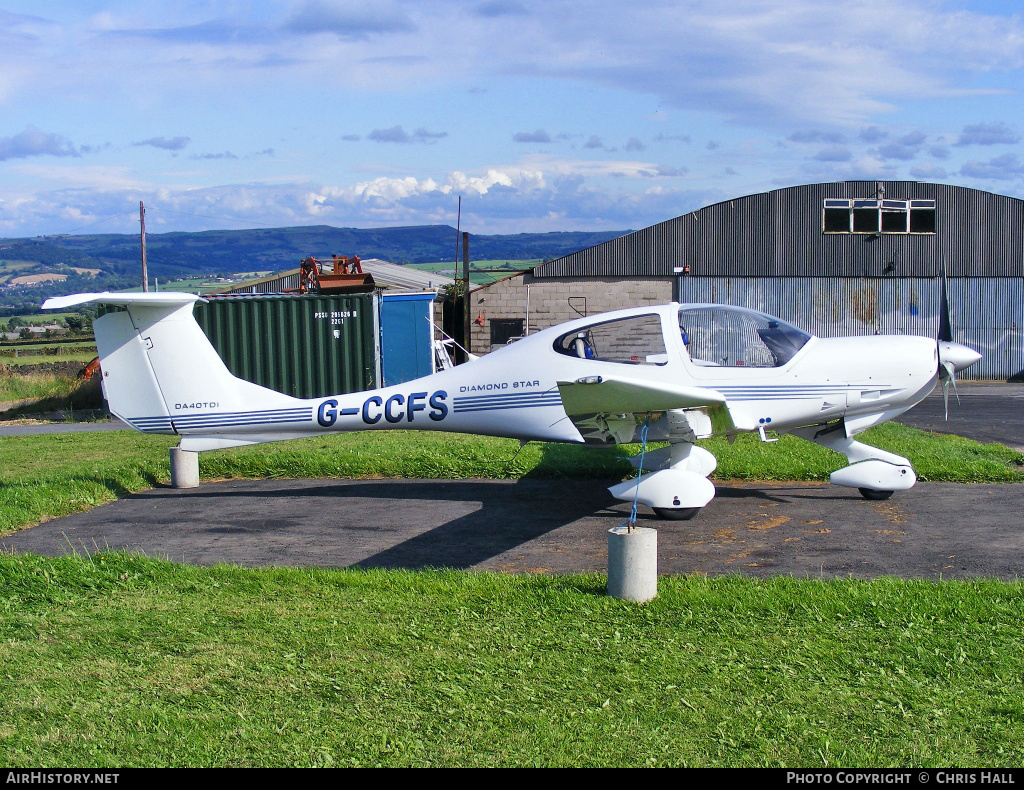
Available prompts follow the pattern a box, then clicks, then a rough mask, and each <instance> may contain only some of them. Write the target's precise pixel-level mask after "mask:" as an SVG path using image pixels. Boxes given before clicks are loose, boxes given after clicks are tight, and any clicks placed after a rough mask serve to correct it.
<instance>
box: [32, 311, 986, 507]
mask: <svg viewBox="0 0 1024 790" xmlns="http://www.w3.org/2000/svg"><path fill="white" fill-rule="evenodd" d="M199 300H200V297H198V296H194V295H191V294H178V293H121V294H112V293H101V294H79V295H76V296H66V297H57V298H53V299H49V300H47V301H46V303H45V304H44V305H43V307H44V308H46V309H51V310H52V309H66V308H69V307H73V306H76V305H80V304H85V303H90V302H91V303H98V304H105V305H112V306H118V307H121V308H124V309H122V310H119V311H111V312H108V313H106V314H105V315H103V316H102V317H100V318H97V319H96V321H95V323H94V328H95V333H96V343H97V346H98V349H99V355H100V360H101V369H102V371H103V378H102V381H103V389H104V393H105V395H106V398H107V401H108V403H109V406H110V409H111V411H112V412H113V413H114V414H115V415H116V416H118V417H119V418H120V419H122V420H124V421H125V422H127V423H128V424H130V425H132V426H133V427H135V428H136V429H137V430H139V431H143V432H146V433H160V434H172V435H175V434H176V435H179V436H181V444H180V446H181V449H183V450H188V451H202V450H215V449H220V448H225V447H236V446H240V445H247V444H257V443H260V442H271V441H277V440H281V439H293V438H299V437H304V436H311V435H314V434H322V433H337V432H343V431H366V430H387V429H401V430H430V431H456V432H461V433H474V434H487V435H492V436H506V437H511V438H515V439H520V440H522V441H524V442H525V441H532V440H537V441H548V442H576V443H586V444H592V445H601V446H608V445H615V444H625V443H632V442H637V441H639V440H640V439H641V438H643V439H645V440H646V441H651V442H655V441H657V442H668V443H669V446H668V447H665V448H662V449H659V450H656V451H654V452H649V453H646V454H645V459H644V464H645V467H646V469H647V471H645V472H644V473H643V474H641V475H640V476H638V477H637V478H636V479H632V480H629V481H626V482H624V483H620V484H618V485H615V486H612V487H611V488H610V491H611V492H612V494H613V495H614V496H616V497H618V498H619V499H623V500H626V501H632V500H633V499H634V498H636V500H637V501H639V502H641V503H643V504H645V505H648V506H650V507H651V508H653V509H654V511H655V512H656V513H657V514H658V515H660V516H661V517H663V518H671V519H687V518H692V517H693V516H694V515H695V514H696V513H697V512H698V511H699V510H700V508H702V507H703V506H704V505H706V504H707V503H708V502H710V501H711V499H712V498H713V497H714V495H715V488H714V485H713V484H712V483H711V482H710V481H709V480H708V479H707V478H708V475H710V474H711V473H712V472H713V471H714V469H715V467H716V466H717V460H716V459H715V457H714V456H713V455H712V454H711V453H710V452H708V451H707V450H705V449H704V448H702V447H699V446H697V444H696V442H697V441H698V440H700V439H704V438H707V437H709V436H712V435H714V434H724V435H726V436H728V437H734V436H735V435H736V434H738V433H741V432H755V433H757V434H759V435H760V437H761V439H762V440H763V441H773V438H772V437H773V436H774V435H777V434H782V433H789V434H793V435H795V436H799V437H801V438H803V439H806V440H808V441H811V442H814V443H816V444H819V445H822V446H824V447H828V448H831V449H833V450H836V451H837V452H839V453H842V454H843V455H845V456H846V458H847V459H848V461H849V465H848V466H846V467H843V468H842V469H839V470H838V471H836V472H835V473H833V474H832V477H831V480H832V482H833V483H835V484H837V485H841V486H850V487H853V488H858V489H860V491H861V493H862V494H863V496H865V497H866V498H868V499H884V498H886V497H888V496H890V495H891V494H892V493H893V492H894V491H899V490H904V489H907V488H910V487H911V486H912V485H914V483H915V482H916V479H917V478H916V475H915V474H914V470H913V469H912V468H911V465H910V462H909V461H908V460H907V459H906V458H903V457H901V456H898V455H894V454H893V453H889V452H886V451H884V450H880V449H878V448H875V447H870V446H868V445H865V444H862V443H860V442H857V441H855V440H854V438H853V437H854V436H856V435H857V434H859V433H861V432H862V431H864V430H866V429H868V428H870V427H871V426H874V425H878V424H880V423H883V422H885V421H887V420H891V419H892V418H894V417H896V416H897V415H899V414H902V413H903V412H905V411H906V410H908V409H910V408H911V407H912V406H914V405H915V404H917V403H919V402H920V401H921V400H922V399H923V398H924V397H925V396H926V395H928V394H929V393H930V392H931V391H932V389H933V388H934V387H935V385H936V383H937V382H940V381H941V382H942V383H943V385H945V384H949V383H953V384H954V386H955V382H954V377H955V374H956V372H957V371H959V370H962V369H963V368H965V367H967V366H968V365H971V364H973V363H974V362H976V361H977V360H979V359H980V358H981V356H980V355H979V354H978V353H977V352H975V351H973V350H972V349H970V348H967V347H966V346H962V345H959V344H957V343H951V342H937V341H936V340H935V339H933V338H927V337H911V336H877V335H876V336H866V337H842V338H817V337H814V336H812V335H810V334H808V333H806V332H804V331H802V330H801V329H798V328H797V327H795V326H792V325H791V324H788V323H786V322H785V321H782V320H780V319H778V318H773V317H772V316H768V315H765V314H763V313H759V312H756V311H753V310H748V309H745V308H740V307H732V306H728V305H720V304H676V303H673V304H667V305H662V306H659V307H638V308H632V309H629V310H619V311H616V312H611V313H605V314H602V315H595V316H591V317H588V318H581V319H577V320H574V321H570V322H568V323H566V324H562V325H560V326H556V327H552V328H551V329H546V330H544V331H542V332H537V333H536V334H532V335H529V336H528V337H524V338H522V339H521V340H518V341H517V342H515V343H513V344H510V345H507V346H505V347H502V348H500V349H498V350H496V351H494V352H492V353H491V354H488V355H486V356H484V357H481V358H479V359H476V360H474V361H472V362H470V363H467V364H464V365H460V366H457V367H451V368H448V369H445V370H440V371H438V372H437V373H434V374H432V375H429V376H425V377H423V378H419V379H415V380H413V381H408V382H405V383H403V384H399V385H396V386H392V387H384V388H381V389H376V390H370V391H367V392H358V393H349V394H339V395H335V396H332V397H324V398H315V399H310V400H302V399H298V398H293V397H290V396H288V395H283V394H281V393H279V392H275V391H274V390H270V389H266V388H265V387H260V386H258V385H256V384H252V383H251V382H248V381H244V380H242V379H238V378H235V377H234V376H232V375H231V373H230V372H229V371H228V369H227V368H226V367H225V366H224V363H223V362H222V361H221V359H220V357H219V356H218V355H217V353H216V351H214V349H213V347H212V346H211V345H210V343H209V341H208V340H207V338H206V335H205V334H203V331H202V330H201V329H200V328H199V325H198V324H197V323H196V321H195V319H194V317H193V315H192V306H193V303H194V302H196V301H199ZM769 434H772V436H770V435H769ZM642 471H643V470H642Z"/></svg>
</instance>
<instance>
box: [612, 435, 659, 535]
mask: <svg viewBox="0 0 1024 790" xmlns="http://www.w3.org/2000/svg"><path fill="white" fill-rule="evenodd" d="M650 421H651V417H650V415H648V416H647V419H646V420H644V424H643V427H641V428H640V466H639V467H638V468H637V473H636V481H637V482H636V486H635V487H634V488H633V508H632V509H631V510H630V511H629V519H627V520H626V521H623V522H622V523H621V524H619V526H620V527H625V528H626V531H627V532H629V531H632V529H633V525H634V524H636V500H637V497H639V496H640V477H641V476H642V475H643V473H644V456H645V455H646V454H647V424H648V423H649V422H650Z"/></svg>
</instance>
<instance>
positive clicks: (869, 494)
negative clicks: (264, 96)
mask: <svg viewBox="0 0 1024 790" xmlns="http://www.w3.org/2000/svg"><path fill="white" fill-rule="evenodd" d="M857 490H858V491H860V495H861V496H862V497H864V498H865V499H870V500H872V501H873V502H880V501H882V500H883V499H888V498H889V497H891V496H892V491H879V490H878V489H875V488H858V489H857Z"/></svg>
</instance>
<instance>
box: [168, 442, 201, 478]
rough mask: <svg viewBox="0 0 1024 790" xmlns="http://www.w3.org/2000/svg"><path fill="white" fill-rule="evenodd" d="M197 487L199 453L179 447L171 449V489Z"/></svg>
mask: <svg viewBox="0 0 1024 790" xmlns="http://www.w3.org/2000/svg"><path fill="white" fill-rule="evenodd" d="M198 485H199V453H191V452H188V451H187V450H182V449H181V448H180V447H172V448H171V487H172V488H196V487H197V486H198Z"/></svg>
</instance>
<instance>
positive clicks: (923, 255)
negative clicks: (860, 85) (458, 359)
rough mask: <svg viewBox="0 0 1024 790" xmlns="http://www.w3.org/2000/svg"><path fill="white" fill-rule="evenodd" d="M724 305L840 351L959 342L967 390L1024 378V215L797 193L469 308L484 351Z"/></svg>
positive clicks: (555, 269) (998, 205) (1010, 202)
mask: <svg viewBox="0 0 1024 790" xmlns="http://www.w3.org/2000/svg"><path fill="white" fill-rule="evenodd" d="M673 300H674V301H680V302H723V303H727V304H733V305H740V306H744V307H750V308H753V309H756V310H761V311H763V312H766V313H769V314H772V315H777V316H778V317H780V318H783V319H785V320H787V321H789V322H791V323H794V324H796V325H798V326H801V327H802V328H804V329H806V330H808V331H810V332H813V333H814V334H817V335H820V336H823V337H829V336H839V335H862V334H914V335H926V336H931V337H935V336H936V335H937V334H938V333H939V332H940V330H941V329H944V328H945V325H946V322H947V321H948V328H949V330H950V334H951V336H952V339H953V340H955V341H957V342H959V343H964V344H966V345H968V346H971V347H973V348H975V349H977V350H978V351H980V352H981V353H982V354H984V359H983V360H982V361H981V362H980V363H978V364H976V365H974V366H972V367H971V368H969V369H967V370H966V371H964V373H965V374H966V375H965V378H974V379H1003V380H1007V379H1020V378H1024V345H1022V343H1021V337H1020V328H1021V326H1022V325H1024V201H1022V200H1019V199H1017V198H1012V197H1006V196H1004V195H996V194H993V193H990V192H983V191H980V190H977V189H970V188H967V187H960V186H951V185H948V184H929V183H919V182H914V181H846V182H836V183H828V184H809V185H804V186H796V187H787V188H785V189H777V190H774V191H771V192H764V193H760V194H755V195H748V196H746V197H741V198H736V199H734V200H728V201H724V202H722V203H716V204H714V205H711V206H707V207H705V208H702V209H699V210H697V211H693V212H691V213H689V214H684V215H683V216H681V217H676V218H675V219H671V220H667V221H666V222H661V223H659V224H657V225H653V226H651V227H649V228H645V229H643V230H639V231H636V232H634V233H630V234H627V235H625V236H622V237H620V238H618V239H613V240H612V241H608V242H605V243H604V244H599V245H597V246H595V247H590V248H589V249H586V250H581V251H580V252H577V253H574V254H572V255H568V256H565V257H563V258H559V259H557V260H553V261H550V262H548V263H545V264H543V265H541V266H538V267H536V268H535V269H533V270H532V271H531V272H528V273H526V274H521V275H517V276H514V277H510V278H507V279H505V280H501V281H499V282H497V283H494V284H492V285H490V286H486V287H484V288H479V289H477V290H476V291H474V292H473V294H472V310H473V313H474V315H473V318H474V319H475V321H474V327H473V337H472V346H473V348H472V350H473V351H474V352H476V353H481V352H485V351H488V350H491V349H492V348H494V347H495V346H498V345H502V344H504V343H506V342H508V341H509V340H510V339H511V338H515V337H518V336H522V335H523V334H526V333H528V332H534V331H537V330H538V329H544V328H546V327H548V326H553V325H554V324H557V323H559V322H561V321H565V320H569V319H571V318H578V317H579V316H580V315H592V314H594V313H597V312H603V311H605V310H613V309H618V308H623V307H636V306H640V305H644V304H660V303H663V302H669V301H673Z"/></svg>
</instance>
